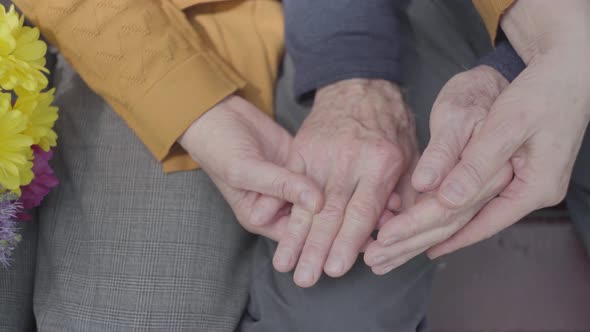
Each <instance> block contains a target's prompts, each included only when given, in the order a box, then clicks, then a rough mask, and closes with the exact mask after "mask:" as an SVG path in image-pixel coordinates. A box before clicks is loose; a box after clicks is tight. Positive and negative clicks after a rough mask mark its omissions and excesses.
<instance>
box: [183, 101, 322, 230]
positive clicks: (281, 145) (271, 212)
mask: <svg viewBox="0 0 590 332" xmlns="http://www.w3.org/2000/svg"><path fill="white" fill-rule="evenodd" d="M292 140H293V139H292V137H291V136H290V135H289V133H287V132H286V131H285V130H284V129H283V128H281V127H280V126H279V125H278V124H276V123H275V122H274V121H273V120H272V119H270V118H269V117H268V116H266V115H265V114H264V113H262V112H261V111H260V110H258V109H257V108H256V107H255V106H254V105H252V104H250V103H248V102H247V101H245V100H244V99H242V98H240V97H237V96H230V97H228V98H226V99H225V100H223V101H222V102H220V103H219V104H217V105H216V106H215V107H213V108H212V109H211V110H209V111H208V112H207V113H206V114H204V115H203V116H201V117H200V118H199V119H198V120H197V121H195V122H194V123H193V124H192V125H191V126H190V127H189V128H188V129H187V130H186V132H185V133H184V135H183V136H182V137H181V138H180V139H179V143H180V144H181V145H182V146H183V147H184V148H185V150H186V151H188V152H189V153H190V155H191V156H192V157H193V159H194V160H195V161H197V162H198V163H199V164H200V165H201V167H202V168H203V170H204V171H205V172H206V173H207V174H208V175H209V176H210V177H211V179H212V180H213V182H214V183H215V185H216V186H217V187H218V189H219V190H220V191H221V193H222V194H223V196H224V197H225V199H226V200H227V202H228V203H229V205H230V206H231V208H232V209H233V211H234V213H235V215H236V217H237V219H238V221H239V222H240V224H241V225H242V226H243V227H244V228H246V229H247V230H248V231H250V232H253V233H256V234H260V235H263V236H265V237H268V238H271V239H273V240H276V241H278V240H279V239H280V236H281V235H282V234H283V230H284V226H286V221H287V218H286V216H287V215H288V214H289V208H290V205H289V204H288V203H295V204H298V205H299V206H302V207H303V209H304V210H306V211H310V212H311V213H313V212H316V211H318V210H319V209H320V208H321V206H322V204H323V203H322V200H323V196H322V193H321V190H320V189H319V187H318V186H317V185H316V184H315V183H314V182H313V181H312V180H311V179H309V178H308V177H306V176H305V175H302V174H297V173H295V172H292V171H289V170H288V169H287V167H290V168H293V169H295V168H297V167H298V164H300V163H302V162H303V161H302V160H297V159H293V158H292V159H291V160H289V156H290V150H291V145H292ZM279 221H281V222H279Z"/></svg>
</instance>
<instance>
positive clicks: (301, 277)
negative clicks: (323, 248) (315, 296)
mask: <svg viewBox="0 0 590 332" xmlns="http://www.w3.org/2000/svg"><path fill="white" fill-rule="evenodd" d="M295 279H296V280H297V283H298V284H302V285H310V284H311V283H312V282H313V271H312V270H311V266H309V265H301V266H299V268H298V269H297V272H296V273H295Z"/></svg>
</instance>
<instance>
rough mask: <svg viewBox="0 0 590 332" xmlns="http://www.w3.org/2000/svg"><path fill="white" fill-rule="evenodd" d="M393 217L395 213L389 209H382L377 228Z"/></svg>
mask: <svg viewBox="0 0 590 332" xmlns="http://www.w3.org/2000/svg"><path fill="white" fill-rule="evenodd" d="M393 217H395V214H394V213H393V212H391V211H389V210H385V211H383V213H382V214H381V217H379V222H378V223H377V229H381V227H383V225H385V223H387V222H388V221H389V220H391V219H392V218H393Z"/></svg>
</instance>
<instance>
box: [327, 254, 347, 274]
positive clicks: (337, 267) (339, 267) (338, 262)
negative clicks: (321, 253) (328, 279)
mask: <svg viewBox="0 0 590 332" xmlns="http://www.w3.org/2000/svg"><path fill="white" fill-rule="evenodd" d="M343 270H344V261H343V260H342V257H334V258H330V259H328V262H327V263H326V271H327V272H330V273H332V274H341V273H342V271H343Z"/></svg>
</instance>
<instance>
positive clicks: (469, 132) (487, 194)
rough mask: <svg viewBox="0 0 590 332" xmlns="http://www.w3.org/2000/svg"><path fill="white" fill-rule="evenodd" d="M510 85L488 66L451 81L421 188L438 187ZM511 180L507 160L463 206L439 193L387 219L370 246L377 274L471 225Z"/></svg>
mask: <svg viewBox="0 0 590 332" xmlns="http://www.w3.org/2000/svg"><path fill="white" fill-rule="evenodd" d="M507 85H508V81H506V79H505V78H504V77H503V76H502V74H500V73H499V72H497V71H496V70H495V69H493V68H491V67H487V66H480V67H476V68H474V69H472V70H469V71H466V72H463V73H461V74H458V75H456V76H455V77H453V78H452V79H451V80H449V82H448V83H447V84H446V85H445V86H444V87H443V89H442V90H441V92H440V93H439V95H438V97H437V99H436V101H435V103H434V106H433V108H432V113H431V119H430V130H431V140H430V143H429V145H428V147H427V148H426V150H425V151H424V154H423V155H422V157H421V158H420V161H419V163H418V166H417V169H416V171H415V172H414V176H413V183H414V186H415V188H416V189H418V190H419V191H421V192H429V191H431V190H433V189H436V188H437V187H438V185H439V184H440V181H441V179H442V178H444V176H446V175H447V174H448V172H449V171H450V170H451V169H452V168H453V167H454V166H455V165H456V164H457V162H458V161H459V158H460V154H461V151H462V150H463V148H464V147H465V146H466V145H467V144H468V142H469V139H470V138H471V137H472V136H473V135H474V134H475V135H476V134H477V131H478V129H479V126H480V125H481V124H482V123H483V122H484V121H485V119H486V117H487V115H488V111H489V109H490V107H491V105H492V104H493V103H494V101H495V100H496V98H497V97H498V95H500V93H501V92H502V90H504V88H505V87H506V86H507ZM511 179H512V168H511V167H510V165H509V163H505V166H504V167H503V168H502V169H501V171H500V172H499V173H498V174H497V175H496V176H495V177H494V178H493V179H492V181H489V182H488V183H486V186H485V188H484V189H483V190H482V191H481V192H479V193H478V197H477V198H476V199H474V200H473V201H471V202H470V203H469V204H466V205H465V206H462V207H461V208H458V209H453V208H450V207H448V206H445V205H444V204H441V202H440V201H439V199H438V198H437V197H436V195H435V194H434V193H427V194H424V195H422V196H421V197H420V198H419V199H418V202H417V203H416V205H414V206H412V207H410V208H409V209H407V210H404V211H402V212H401V214H400V215H398V216H396V217H394V218H392V219H391V220H389V221H387V222H386V223H385V225H384V226H383V227H382V228H381V230H380V231H379V235H378V241H376V242H374V243H372V244H371V245H370V246H369V247H368V248H367V251H366V253H365V262H366V263H367V265H369V266H371V267H372V270H373V272H374V273H376V274H385V273H387V272H389V271H391V270H392V269H394V268H396V267H398V266H400V265H402V264H404V263H405V262H407V261H408V260H410V259H411V258H413V257H414V256H416V255H419V254H421V253H423V252H424V251H426V250H428V249H429V248H430V247H432V246H434V245H436V244H438V243H441V242H443V241H444V240H446V239H448V238H449V237H451V236H452V235H453V234H455V233H456V232H457V231H458V230H460V229H461V228H462V227H463V226H464V225H465V224H467V223H468V222H469V221H470V220H471V219H472V218H473V217H474V216H475V215H476V214H477V212H479V210H480V209H481V208H482V207H483V206H484V205H485V204H486V203H487V202H489V201H490V200H491V199H493V198H494V197H495V196H497V195H498V194H499V193H500V192H501V191H502V190H503V189H504V188H505V187H506V185H507V184H508V183H509V182H510V180H511Z"/></svg>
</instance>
